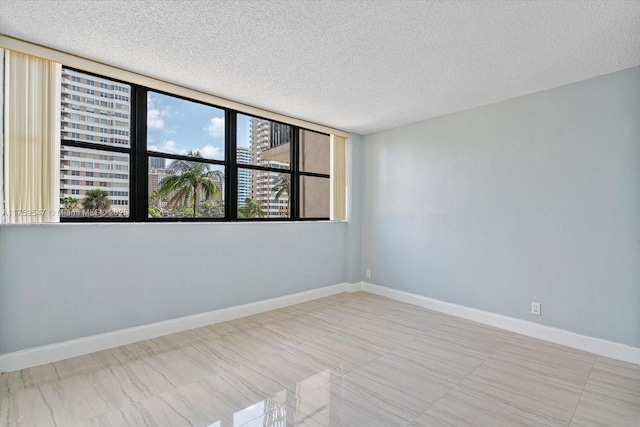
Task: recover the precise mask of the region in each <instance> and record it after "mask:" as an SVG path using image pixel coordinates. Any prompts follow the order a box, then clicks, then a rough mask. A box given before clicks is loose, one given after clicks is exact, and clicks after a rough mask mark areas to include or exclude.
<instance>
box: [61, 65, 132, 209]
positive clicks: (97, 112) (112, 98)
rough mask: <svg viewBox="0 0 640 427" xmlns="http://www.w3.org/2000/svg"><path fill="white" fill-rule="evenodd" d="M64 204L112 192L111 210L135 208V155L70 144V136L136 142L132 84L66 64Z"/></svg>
mask: <svg viewBox="0 0 640 427" xmlns="http://www.w3.org/2000/svg"><path fill="white" fill-rule="evenodd" d="M61 81H62V85H61V104H62V105H61V114H60V116H61V127H60V130H61V139H62V145H61V151H60V204H61V206H62V207H64V206H65V202H66V201H68V200H70V199H71V198H73V199H77V200H78V208H82V200H83V199H84V198H85V196H86V194H87V192H88V191H90V190H95V189H99V190H103V191H106V192H107V194H108V197H109V200H110V201H111V210H114V211H128V210H129V173H130V171H129V155H128V154H126V153H115V152H109V151H101V150H97V149H94V148H85V147H77V146H68V145H65V143H64V141H65V140H71V141H75V142H88V143H94V144H99V145H104V146H118V147H129V146H130V136H129V132H130V123H131V122H130V120H131V102H130V96H131V94H130V92H131V89H130V87H129V86H128V85H126V84H121V83H118V82H114V81H112V80H107V79H103V78H100V77H96V76H92V75H88V74H85V73H81V72H78V71H74V70H70V69H67V68H63V69H62V79H61Z"/></svg>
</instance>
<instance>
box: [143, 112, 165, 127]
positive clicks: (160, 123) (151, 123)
mask: <svg viewBox="0 0 640 427" xmlns="http://www.w3.org/2000/svg"><path fill="white" fill-rule="evenodd" d="M147 128H149V129H159V130H162V129H164V120H162V114H161V113H160V110H147Z"/></svg>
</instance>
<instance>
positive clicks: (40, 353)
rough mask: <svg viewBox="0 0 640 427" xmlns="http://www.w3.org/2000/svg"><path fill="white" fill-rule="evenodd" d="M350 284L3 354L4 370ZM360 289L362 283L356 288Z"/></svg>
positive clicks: (302, 299)
mask: <svg viewBox="0 0 640 427" xmlns="http://www.w3.org/2000/svg"><path fill="white" fill-rule="evenodd" d="M352 288H353V285H352V284H350V283H340V284H337V285H331V286H326V287H324V288H319V289H312V290H310V291H305V292H300V293H296V294H291V295H285V296H282V297H277V298H272V299H268V300H264V301H258V302H253V303H249V304H243V305H238V306H234V307H229V308H223V309H220V310H214V311H209V312H206V313H200V314H194V315H192V316H185V317H180V318H177V319H171V320H165V321H162V322H156V323H150V324H148V325H142V326H136V327H133V328H127V329H122V330H119V331H114V332H108V333H104V334H99V335H92V336H90V337H85V338H78V339H74V340H69V341H64V342H61V343H56V344H51V345H45V346H42V347H36V348H31V349H27V350H22V351H16V352H13V353H7V354H2V355H0V372H11V371H17V370H19V369H24V368H30V367H33V366H38V365H44V364H47V363H52V362H57V361H59V360H64V359H68V358H70V357H75V356H82V355H84V354H89V353H93V352H94V351H100V350H106V349H109V348H115V347H119V346H121V345H127V344H131V343H134V342H137V341H142V340H147V339H151V338H157V337H160V336H163V335H168V334H172V333H175V332H183V331H187V330H189V329H194V328H199V327H202V326H206V325H211V324H214V323H220V322H226V321H228V320H233V319H237V318H239V317H244V316H251V315H252V314H258V313H262V312H264V311H269V310H275V309H278V308H283V307H287V306H290V305H293V304H299V303H301V302H306V301H311V300H314V299H318V298H323V297H327V296H330V295H334V294H338V293H341V292H354V290H351V289H352ZM353 289H355V290H359V286H358V284H356V287H355V288H353Z"/></svg>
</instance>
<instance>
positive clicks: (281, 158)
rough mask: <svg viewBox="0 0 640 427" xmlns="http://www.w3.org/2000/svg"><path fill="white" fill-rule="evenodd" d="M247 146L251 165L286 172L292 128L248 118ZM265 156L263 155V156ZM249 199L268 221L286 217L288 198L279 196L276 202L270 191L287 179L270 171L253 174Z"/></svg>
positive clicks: (274, 195) (257, 171) (283, 195)
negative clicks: (248, 138) (257, 205)
mask: <svg viewBox="0 0 640 427" xmlns="http://www.w3.org/2000/svg"><path fill="white" fill-rule="evenodd" d="M250 127H251V129H250V134H251V139H250V145H251V155H252V164H254V165H256V166H267V167H272V168H280V169H286V170H288V169H289V162H290V155H289V153H290V150H291V127H290V126H287V125H284V124H281V123H274V122H271V121H269V120H265V119H259V118H257V117H252V118H251V125H250ZM266 152H269V153H268V154H266ZM265 154H266V155H265ZM252 175H253V181H252V188H251V193H252V198H253V200H255V201H256V202H257V203H258V204H259V205H260V206H261V208H262V209H263V210H264V212H265V215H266V216H267V217H280V216H288V215H289V214H290V213H289V194H288V191H287V192H285V193H286V194H284V193H283V194H281V196H280V197H279V198H277V199H276V192H275V191H274V190H273V189H274V187H276V186H277V185H278V181H279V180H281V179H283V178H284V179H287V178H288V177H289V176H290V175H288V174H279V173H277V172H271V171H261V170H254V171H252Z"/></svg>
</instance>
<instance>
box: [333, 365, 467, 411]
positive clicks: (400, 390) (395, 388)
mask: <svg viewBox="0 0 640 427" xmlns="http://www.w3.org/2000/svg"><path fill="white" fill-rule="evenodd" d="M376 360H377V359H376ZM376 360H372V361H371V362H368V363H372V362H375V361H376ZM368 363H365V365H366V364H368ZM365 365H361V366H359V367H358V368H361V367H363V366H365ZM358 368H356V369H358ZM354 371H355V369H354ZM350 373H353V371H351V372H350ZM359 374H360V375H362V376H364V377H365V378H366V379H368V380H369V381H371V382H373V383H375V384H379V385H381V386H383V387H388V388H391V389H393V390H395V391H396V392H399V393H403V394H410V395H411V393H408V392H407V391H406V389H400V388H398V387H396V386H395V385H393V384H391V383H387V382H382V381H381V380H378V379H377V378H375V377H373V376H371V375H367V374H363V373H359ZM344 376H346V375H343V377H344ZM437 378H438V379H440V380H443V381H446V382H449V383H452V384H454V387H455V383H454V382H453V381H449V380H445V379H443V378H439V377H437ZM347 387H348V386H347ZM452 388H453V387H450V389H452ZM412 396H413V397H414V398H415V399H416V400H419V401H421V402H423V403H429V402H427V401H425V400H423V399H421V398H420V397H418V396H415V395H412Z"/></svg>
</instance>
